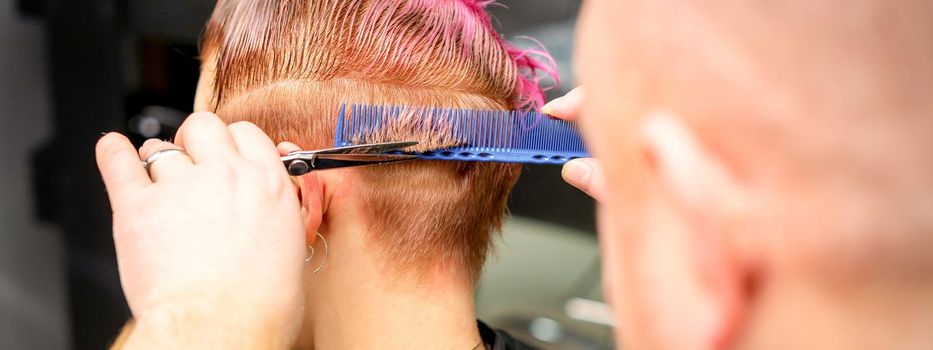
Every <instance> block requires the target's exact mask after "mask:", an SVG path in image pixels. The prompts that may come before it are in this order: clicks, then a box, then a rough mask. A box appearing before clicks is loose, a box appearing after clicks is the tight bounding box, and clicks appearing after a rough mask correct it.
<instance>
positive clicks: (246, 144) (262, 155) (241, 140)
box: [228, 122, 283, 168]
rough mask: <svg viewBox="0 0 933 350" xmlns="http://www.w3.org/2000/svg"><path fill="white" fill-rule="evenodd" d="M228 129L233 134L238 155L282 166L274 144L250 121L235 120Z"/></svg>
mask: <svg viewBox="0 0 933 350" xmlns="http://www.w3.org/2000/svg"><path fill="white" fill-rule="evenodd" d="M228 129H230V134H231V135H233V141H234V142H235V143H236V145H237V149H239V150H240V155H242V156H243V157H244V158H246V159H250V160H253V161H257V162H260V163H263V164H267V165H270V166H276V167H279V168H282V167H283V166H282V159H281V157H279V152H278V150H276V148H275V144H274V143H272V140H271V139H269V136H268V135H266V133H265V132H263V131H262V129H259V127H258V126H256V125H255V124H253V123H250V122H236V123H233V124H230V126H229V127H228Z"/></svg>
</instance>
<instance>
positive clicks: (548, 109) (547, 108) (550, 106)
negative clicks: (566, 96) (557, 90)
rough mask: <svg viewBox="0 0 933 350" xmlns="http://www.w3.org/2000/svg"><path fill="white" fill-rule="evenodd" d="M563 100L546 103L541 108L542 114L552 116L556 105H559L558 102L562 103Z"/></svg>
mask: <svg viewBox="0 0 933 350" xmlns="http://www.w3.org/2000/svg"><path fill="white" fill-rule="evenodd" d="M562 98H563V97H558V98H555V99H553V100H551V102H548V103H545V104H544V106H542V107H541V113H544V114H552V113H553V112H554V105H555V104H557V103H559V102H557V101H560V99H562Z"/></svg>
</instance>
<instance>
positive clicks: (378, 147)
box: [314, 141, 418, 154]
mask: <svg viewBox="0 0 933 350" xmlns="http://www.w3.org/2000/svg"><path fill="white" fill-rule="evenodd" d="M417 144H418V142H417V141H401V142H381V143H367V144H362V145H352V146H343V147H336V148H328V149H322V150H316V151H314V153H317V154H372V153H385V152H391V151H397V150H400V149H403V148H406V147H411V146H414V145H417Z"/></svg>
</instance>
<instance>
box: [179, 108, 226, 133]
mask: <svg viewBox="0 0 933 350" xmlns="http://www.w3.org/2000/svg"><path fill="white" fill-rule="evenodd" d="M219 120H220V118H218V117H217V115H216V114H214V113H211V112H198V113H194V114H192V115H189V116H188V118H186V119H185V122H184V123H183V126H185V127H186V128H188V129H193V130H197V129H201V128H207V127H211V126H212V125H215V124H216V123H217V122H218V121H219Z"/></svg>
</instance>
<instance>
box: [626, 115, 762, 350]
mask: <svg viewBox="0 0 933 350" xmlns="http://www.w3.org/2000/svg"><path fill="white" fill-rule="evenodd" d="M640 136H641V138H642V147H643V151H644V152H645V155H646V157H647V160H646V162H647V164H648V168H649V171H650V172H651V176H652V177H653V178H654V181H653V183H654V184H655V185H656V186H657V190H658V194H659V195H660V197H659V198H661V200H662V201H663V202H664V203H665V204H664V205H663V207H664V208H669V211H668V212H667V216H663V217H662V218H663V219H661V220H662V221H666V222H667V223H663V222H662V223H655V224H658V225H660V226H663V227H667V228H668V229H667V230H665V231H667V232H666V233H665V234H672V235H674V237H673V238H672V240H671V239H668V240H660V239H658V238H652V239H646V241H657V242H661V243H660V244H661V245H666V246H667V247H666V248H665V247H649V248H650V249H648V250H649V251H655V252H659V253H658V254H660V255H665V254H672V253H671V251H672V250H675V251H677V252H676V254H678V255H679V254H682V256H680V257H671V256H667V258H666V259H659V260H663V261H665V262H666V264H667V265H669V266H668V268H669V270H666V271H662V273H663V274H666V275H669V276H679V278H678V279H680V280H681V281H680V282H682V283H684V284H678V283H669V284H664V285H665V286H667V287H672V286H674V287H675V289H678V290H676V291H671V290H669V291H665V292H666V293H670V294H669V295H672V296H678V297H675V298H671V299H678V300H685V301H689V304H690V305H687V304H683V305H678V303H679V301H678V300H667V301H665V302H664V305H659V307H658V308H657V309H656V310H655V311H656V312H659V313H662V314H663V315H659V316H660V317H661V318H662V319H664V320H680V321H677V322H673V323H679V327H676V328H679V329H666V330H665V332H671V333H668V334H666V335H667V336H679V337H681V338H688V339H682V340H685V341H686V343H689V344H692V345H691V347H694V346H695V348H698V349H721V348H726V347H729V344H730V343H732V342H733V341H735V340H736V338H737V337H738V336H739V334H738V333H739V331H740V329H739V324H740V321H741V319H742V318H743V317H744V316H745V314H746V313H747V312H748V303H749V300H750V295H749V293H748V290H747V289H748V288H747V286H748V281H749V280H750V271H751V270H750V268H749V267H748V266H745V265H744V262H743V261H742V259H740V258H739V256H740V254H739V250H740V247H738V244H737V241H736V239H734V237H731V235H732V234H734V232H732V230H733V229H734V225H735V223H737V222H740V221H741V220H743V217H742V215H744V214H742V213H743V210H742V209H741V208H742V207H743V205H744V203H745V198H746V197H747V196H746V195H745V193H746V191H747V189H746V188H743V187H742V186H741V184H739V183H737V182H736V181H735V177H734V174H732V173H730V171H729V167H728V166H726V162H725V160H724V158H722V157H720V156H719V155H717V154H715V153H713V152H711V151H710V150H709V149H707V148H706V147H704V146H703V144H701V142H700V141H699V138H698V137H697V135H696V133H695V132H694V130H692V129H690V127H689V126H688V125H687V124H685V123H684V122H683V120H682V119H680V118H677V117H674V116H672V115H670V114H667V113H653V114H650V115H648V116H647V117H646V118H645V119H644V124H642V128H641V133H640ZM676 236H680V237H676ZM671 242H679V244H671ZM674 246H679V248H676V247H674ZM665 252H666V253H665ZM665 278H666V277H658V279H659V281H660V280H664V279H665ZM661 284H663V283H661ZM681 322H682V323H681ZM683 323H693V324H688V325H685V324H683ZM666 326H671V327H665V328H674V327H673V325H672V324H667V325H666ZM685 328H688V329H685Z"/></svg>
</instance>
